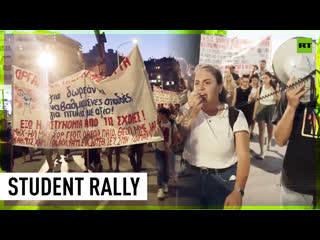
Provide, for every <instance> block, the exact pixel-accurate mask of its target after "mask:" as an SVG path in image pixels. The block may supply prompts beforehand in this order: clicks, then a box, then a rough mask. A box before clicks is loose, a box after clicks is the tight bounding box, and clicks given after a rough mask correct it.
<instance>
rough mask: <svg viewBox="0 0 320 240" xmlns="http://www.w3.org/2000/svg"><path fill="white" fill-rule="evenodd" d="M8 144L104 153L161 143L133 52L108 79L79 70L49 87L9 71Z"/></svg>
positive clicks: (36, 76) (150, 99) (37, 79)
mask: <svg viewBox="0 0 320 240" xmlns="http://www.w3.org/2000/svg"><path fill="white" fill-rule="evenodd" d="M13 76H14V78H13V128H12V133H13V142H14V145H17V146H26V147H36V148H61V149H63V148H65V149H66V148H67V149H83V148H104V147H114V146H124V145H131V144H138V143H146V142H155V141H161V140H163V137H162V134H161V131H159V129H158V126H157V112H156V107H155V103H154V100H153V96H152V91H151V88H150V83H149V81H148V79H147V77H146V74H145V69H144V64H143V60H142V57H141V54H140V51H139V48H138V46H136V47H135V48H134V49H133V50H132V51H131V53H130V54H129V56H128V57H127V58H125V59H124V60H123V61H122V63H121V64H120V65H119V67H118V68H117V69H116V70H115V71H114V73H113V74H112V76H110V77H104V76H101V75H98V74H96V73H94V72H91V71H88V70H82V71H80V72H77V73H75V74H73V75H71V76H68V77H67V78H64V79H62V80H60V81H57V82H54V83H47V84H46V83H45V81H46V79H45V78H44V79H42V78H41V76H39V74H36V73H33V72H30V71H28V70H26V69H22V68H19V67H16V66H14V67H13Z"/></svg>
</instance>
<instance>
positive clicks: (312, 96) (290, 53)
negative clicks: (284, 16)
mask: <svg viewBox="0 0 320 240" xmlns="http://www.w3.org/2000/svg"><path fill="white" fill-rule="evenodd" d="M298 38H303V37H295V38H291V39H289V40H287V41H286V42H284V43H283V44H282V45H281V46H280V47H279V48H278V49H277V50H276V52H275V54H274V56H273V60H272V68H273V71H274V73H275V75H276V76H277V78H278V79H279V80H280V81H281V82H283V83H284V84H287V82H288V81H289V79H290V77H291V76H292V75H294V76H295V77H296V79H297V80H296V81H297V82H304V83H305V88H306V89H309V90H310V91H308V92H307V93H306V94H305V95H304V96H303V97H302V98H301V99H300V102H301V103H309V102H313V101H316V92H315V75H316V71H315V70H316V50H317V49H316V42H315V41H312V53H298V52H297V49H298V48H297V47H298V40H297V39H298Z"/></svg>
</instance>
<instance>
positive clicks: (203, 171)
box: [187, 162, 233, 174]
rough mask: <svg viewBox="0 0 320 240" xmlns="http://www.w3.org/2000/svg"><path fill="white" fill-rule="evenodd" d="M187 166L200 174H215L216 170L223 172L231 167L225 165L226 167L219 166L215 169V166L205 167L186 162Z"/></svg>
mask: <svg viewBox="0 0 320 240" xmlns="http://www.w3.org/2000/svg"><path fill="white" fill-rule="evenodd" d="M187 167H188V168H190V169H192V170H194V171H197V172H199V173H201V174H212V173H213V174H217V173H218V172H224V171H226V170H227V169H229V168H231V167H233V165H232V166H230V167H227V168H219V169H216V168H206V167H196V166H194V165H191V164H190V163H188V162H187Z"/></svg>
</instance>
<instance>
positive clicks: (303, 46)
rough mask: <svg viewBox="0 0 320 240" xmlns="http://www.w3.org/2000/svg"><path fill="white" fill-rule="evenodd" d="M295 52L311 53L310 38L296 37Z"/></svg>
mask: <svg viewBox="0 0 320 240" xmlns="http://www.w3.org/2000/svg"><path fill="white" fill-rule="evenodd" d="M297 53H312V38H297Z"/></svg>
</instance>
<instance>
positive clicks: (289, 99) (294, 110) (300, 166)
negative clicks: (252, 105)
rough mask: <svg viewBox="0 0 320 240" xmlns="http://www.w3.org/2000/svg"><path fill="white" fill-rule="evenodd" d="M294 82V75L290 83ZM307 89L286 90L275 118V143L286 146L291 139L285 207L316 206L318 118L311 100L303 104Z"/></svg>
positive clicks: (283, 198) (286, 163)
mask: <svg viewBox="0 0 320 240" xmlns="http://www.w3.org/2000/svg"><path fill="white" fill-rule="evenodd" d="M294 82H295V77H291V78H290V80H289V82H288V84H287V85H290V84H292V83H294ZM307 91H308V90H307V89H304V84H302V85H300V86H299V87H297V88H290V89H287V90H286V91H285V92H283V94H282V96H281V99H280V103H279V104H278V106H277V110H276V112H275V114H274V117H273V123H274V124H277V126H276V129H275V139H276V143H277V144H278V145H279V146H284V145H285V144H286V143H287V142H288V146H287V150H286V154H285V157H284V162H283V168H282V172H281V194H280V202H281V205H282V206H312V205H313V206H315V195H316V172H317V169H316V139H317V138H319V129H318V128H319V127H317V124H316V122H318V123H319V118H318V117H317V115H316V113H315V111H314V110H315V109H314V106H313V105H312V103H311V104H310V103H308V104H302V103H300V98H301V97H302V96H303V95H304V94H306V93H307Z"/></svg>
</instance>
